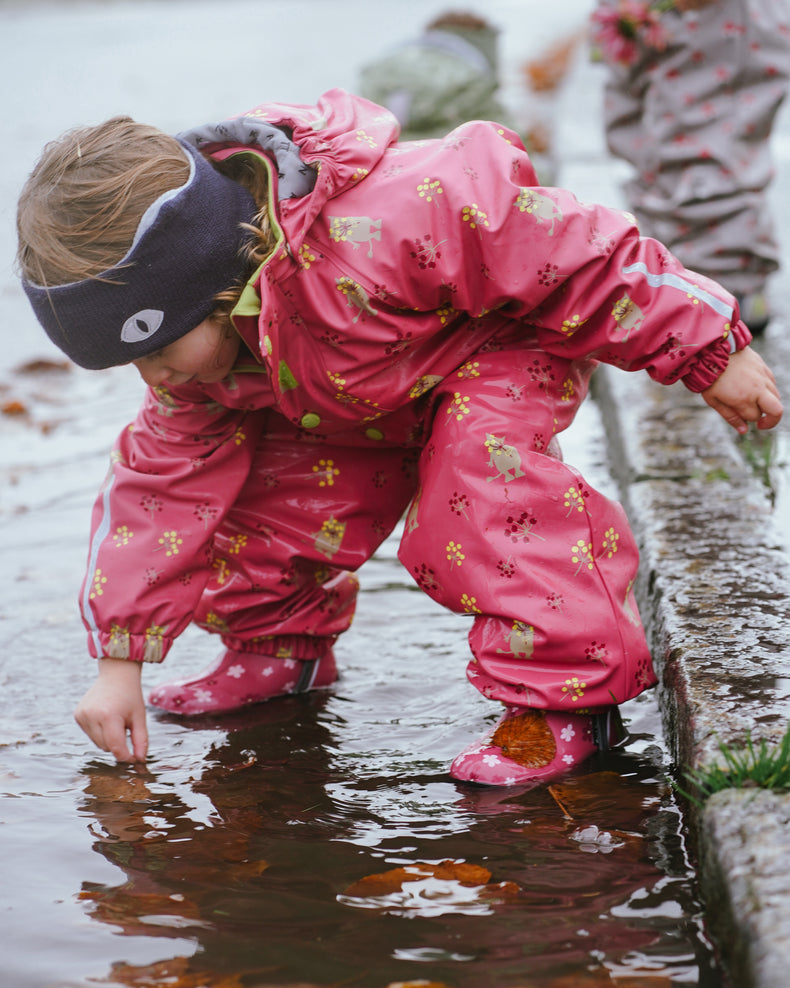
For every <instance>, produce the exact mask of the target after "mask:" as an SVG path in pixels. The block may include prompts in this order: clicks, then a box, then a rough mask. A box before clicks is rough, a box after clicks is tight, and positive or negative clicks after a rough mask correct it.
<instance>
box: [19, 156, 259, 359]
mask: <svg viewBox="0 0 790 988" xmlns="http://www.w3.org/2000/svg"><path fill="white" fill-rule="evenodd" d="M181 143H182V146H183V147H184V150H185V153H186V155H187V157H188V158H189V161H190V173H189V178H188V179H187V180H186V182H185V183H184V185H182V186H181V187H180V188H177V189H172V190H171V191H169V192H166V193H165V194H164V195H162V196H160V198H159V199H157V200H156V202H154V203H153V204H152V205H151V206H150V207H149V208H148V210H146V212H145V214H144V216H143V218H142V220H141V221H140V225H139V227H138V230H137V234H136V235H135V239H134V242H133V243H132V246H131V248H130V250H129V253H128V254H127V255H126V257H125V258H123V260H122V261H120V262H119V263H118V264H117V265H116V266H115V267H114V268H112V269H110V270H109V271H106V272H104V273H103V274H101V275H99V276H98V278H88V279H86V280H85V281H77V282H73V283H72V284H69V285H53V286H51V287H47V286H42V285H34V284H31V283H30V282H29V281H25V280H23V286H24V289H25V293H26V294H27V297H28V298H29V299H30V304H31V305H32V306H33V311H34V312H35V314H36V318H37V319H38V321H39V322H40V323H41V325H42V326H43V327H44V329H45V330H46V333H47V335H48V336H49V338H50V339H51V340H52V342H53V343H54V344H55V346H57V347H58V348H59V349H60V350H62V351H63V352H64V353H65V354H66V355H67V356H68V357H70V358H71V359H72V360H73V361H74V362H75V363H77V364H79V365H80V366H81V367H87V368H89V369H90V370H98V369H100V368H104V367H114V366H116V365H118V364H128V363H131V361H133V360H137V359H138V358H139V357H144V356H146V355H147V354H149V353H154V352H156V351H157V350H161V349H162V348H163V347H166V346H167V345H168V344H169V343H172V342H174V341H175V340H177V339H180V338H181V337H182V336H184V335H185V334H186V333H188V332H190V330H193V329H194V328H195V327H196V326H197V325H199V324H200V323H201V322H203V320H204V319H206V318H207V317H208V316H209V315H210V314H211V312H212V311H213V309H214V308H215V303H214V297H215V296H216V295H217V294H218V293H219V292H221V291H224V290H225V289H227V288H230V287H232V286H233V285H234V284H235V283H236V282H237V281H238V278H239V275H240V274H241V273H242V261H241V259H240V256H239V251H240V248H241V247H242V245H243V244H244V242H245V241H246V240H247V239H248V238H249V232H247V231H244V230H243V229H242V228H241V224H242V223H249V222H251V220H252V218H253V216H254V215H255V213H256V212H257V207H256V205H255V200H254V199H253V198H252V196H251V195H250V193H249V192H248V191H247V190H246V189H245V188H244V187H243V186H241V185H239V184H238V182H234V181H233V180H232V179H229V178H227V177H226V176H224V175H221V174H220V173H219V172H218V171H217V170H216V169H215V168H213V167H212V165H211V164H210V163H209V162H208V161H207V160H206V159H205V158H204V157H203V155H202V154H200V152H198V151H196V150H195V148H193V147H191V146H190V145H189V144H187V143H185V142H183V141H182V142H181Z"/></svg>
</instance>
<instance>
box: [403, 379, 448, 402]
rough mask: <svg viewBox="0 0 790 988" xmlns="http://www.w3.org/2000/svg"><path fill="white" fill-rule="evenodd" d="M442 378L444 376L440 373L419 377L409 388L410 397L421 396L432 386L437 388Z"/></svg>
mask: <svg viewBox="0 0 790 988" xmlns="http://www.w3.org/2000/svg"><path fill="white" fill-rule="evenodd" d="M441 380H442V378H441V377H439V375H438V374H424V375H423V376H422V377H418V378H417V380H416V381H415V382H414V384H413V385H412V386H411V388H410V389H409V397H410V398H412V399H414V398H419V397H420V395H424V394H426V393H427V392H428V391H430V390H431V388H435V387H436V385H437V384H438V383H439V382H440V381H441Z"/></svg>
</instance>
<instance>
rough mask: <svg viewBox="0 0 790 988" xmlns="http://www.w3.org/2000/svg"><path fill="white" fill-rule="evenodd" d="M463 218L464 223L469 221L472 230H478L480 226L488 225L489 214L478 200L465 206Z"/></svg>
mask: <svg viewBox="0 0 790 988" xmlns="http://www.w3.org/2000/svg"><path fill="white" fill-rule="evenodd" d="M461 219H462V220H463V222H464V223H468V224H469V226H470V228H471V229H472V230H476V229H477V228H478V226H488V214H487V213H484V212H483V210H482V209H481V208H480V207H479V206H478V205H477V203H476V202H473V203H472V204H471V206H464V208H463V210H462V211H461Z"/></svg>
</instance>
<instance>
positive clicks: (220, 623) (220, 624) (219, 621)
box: [201, 611, 228, 634]
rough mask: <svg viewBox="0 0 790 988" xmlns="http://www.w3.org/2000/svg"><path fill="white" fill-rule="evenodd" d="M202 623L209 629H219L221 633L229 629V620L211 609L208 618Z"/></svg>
mask: <svg viewBox="0 0 790 988" xmlns="http://www.w3.org/2000/svg"><path fill="white" fill-rule="evenodd" d="M201 624H202V625H203V627H204V628H205V629H206V630H207V631H218V632H219V633H220V634H225V633H226V632H227V631H228V622H227V621H226V620H225V619H224V618H221V617H220V616H219V614H217V613H216V612H215V611H209V612H208V614H207V615H206V620H205V621H202V622H201Z"/></svg>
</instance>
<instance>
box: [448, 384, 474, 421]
mask: <svg viewBox="0 0 790 988" xmlns="http://www.w3.org/2000/svg"><path fill="white" fill-rule="evenodd" d="M468 401H469V395H463V396H462V395H461V392H460V391H456V392H455V394H454V395H453V400H452V401H451V402H450V406H449V408H448V409H447V414H448V415H453V414H454V415H455V417H456V419H458V421H459V422H460V421H461V420H462V419H463V417H464V415H468V414H469V412H470V411H471V409H470V407H469V406H468V405H467V404H466V403H467V402H468Z"/></svg>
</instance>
